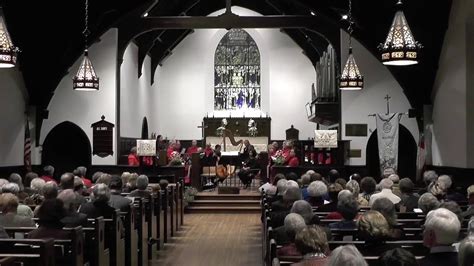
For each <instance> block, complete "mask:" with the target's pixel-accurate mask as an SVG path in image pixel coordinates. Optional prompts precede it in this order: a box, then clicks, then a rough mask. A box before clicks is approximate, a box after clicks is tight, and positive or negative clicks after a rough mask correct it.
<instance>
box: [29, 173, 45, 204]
mask: <svg viewBox="0 0 474 266" xmlns="http://www.w3.org/2000/svg"><path fill="white" fill-rule="evenodd" d="M45 184H46V182H44V180H43V179H41V178H39V177H36V178H34V179H33V180H31V183H30V196H28V197H27V198H26V199H25V204H26V205H41V203H42V202H43V201H44V197H43V187H44V185H45Z"/></svg>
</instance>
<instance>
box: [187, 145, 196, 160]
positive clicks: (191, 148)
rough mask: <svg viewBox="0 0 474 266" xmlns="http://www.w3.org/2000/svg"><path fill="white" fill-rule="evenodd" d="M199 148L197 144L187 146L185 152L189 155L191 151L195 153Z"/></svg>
mask: <svg viewBox="0 0 474 266" xmlns="http://www.w3.org/2000/svg"><path fill="white" fill-rule="evenodd" d="M198 150H199V147H198V146H191V147H189V148H188V149H187V150H186V154H187V155H188V156H189V157H191V154H193V153H197V152H198Z"/></svg>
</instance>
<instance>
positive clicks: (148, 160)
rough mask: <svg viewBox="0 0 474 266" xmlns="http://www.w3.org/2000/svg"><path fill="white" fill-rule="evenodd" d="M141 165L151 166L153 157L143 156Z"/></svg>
mask: <svg viewBox="0 0 474 266" xmlns="http://www.w3.org/2000/svg"><path fill="white" fill-rule="evenodd" d="M143 164H144V165H147V166H151V165H153V156H144V157H143Z"/></svg>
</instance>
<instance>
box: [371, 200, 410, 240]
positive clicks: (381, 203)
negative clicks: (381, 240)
mask: <svg viewBox="0 0 474 266" xmlns="http://www.w3.org/2000/svg"><path fill="white" fill-rule="evenodd" d="M371 210H374V211H378V212H380V213H381V214H382V215H383V216H384V217H385V220H387V222H388V225H389V226H390V236H391V238H393V239H400V238H402V237H403V236H404V234H403V230H402V229H401V228H399V227H398V225H397V211H396V209H395V205H394V204H393V202H392V201H390V200H389V199H387V198H380V199H377V200H375V202H374V204H372V208H371Z"/></svg>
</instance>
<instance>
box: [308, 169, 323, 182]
mask: <svg viewBox="0 0 474 266" xmlns="http://www.w3.org/2000/svg"><path fill="white" fill-rule="evenodd" d="M306 173H307V174H308V175H309V177H310V178H311V180H310V183H312V182H314V181H323V176H322V175H321V174H320V173H316V172H315V171H313V170H308V171H307V172H306Z"/></svg>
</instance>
